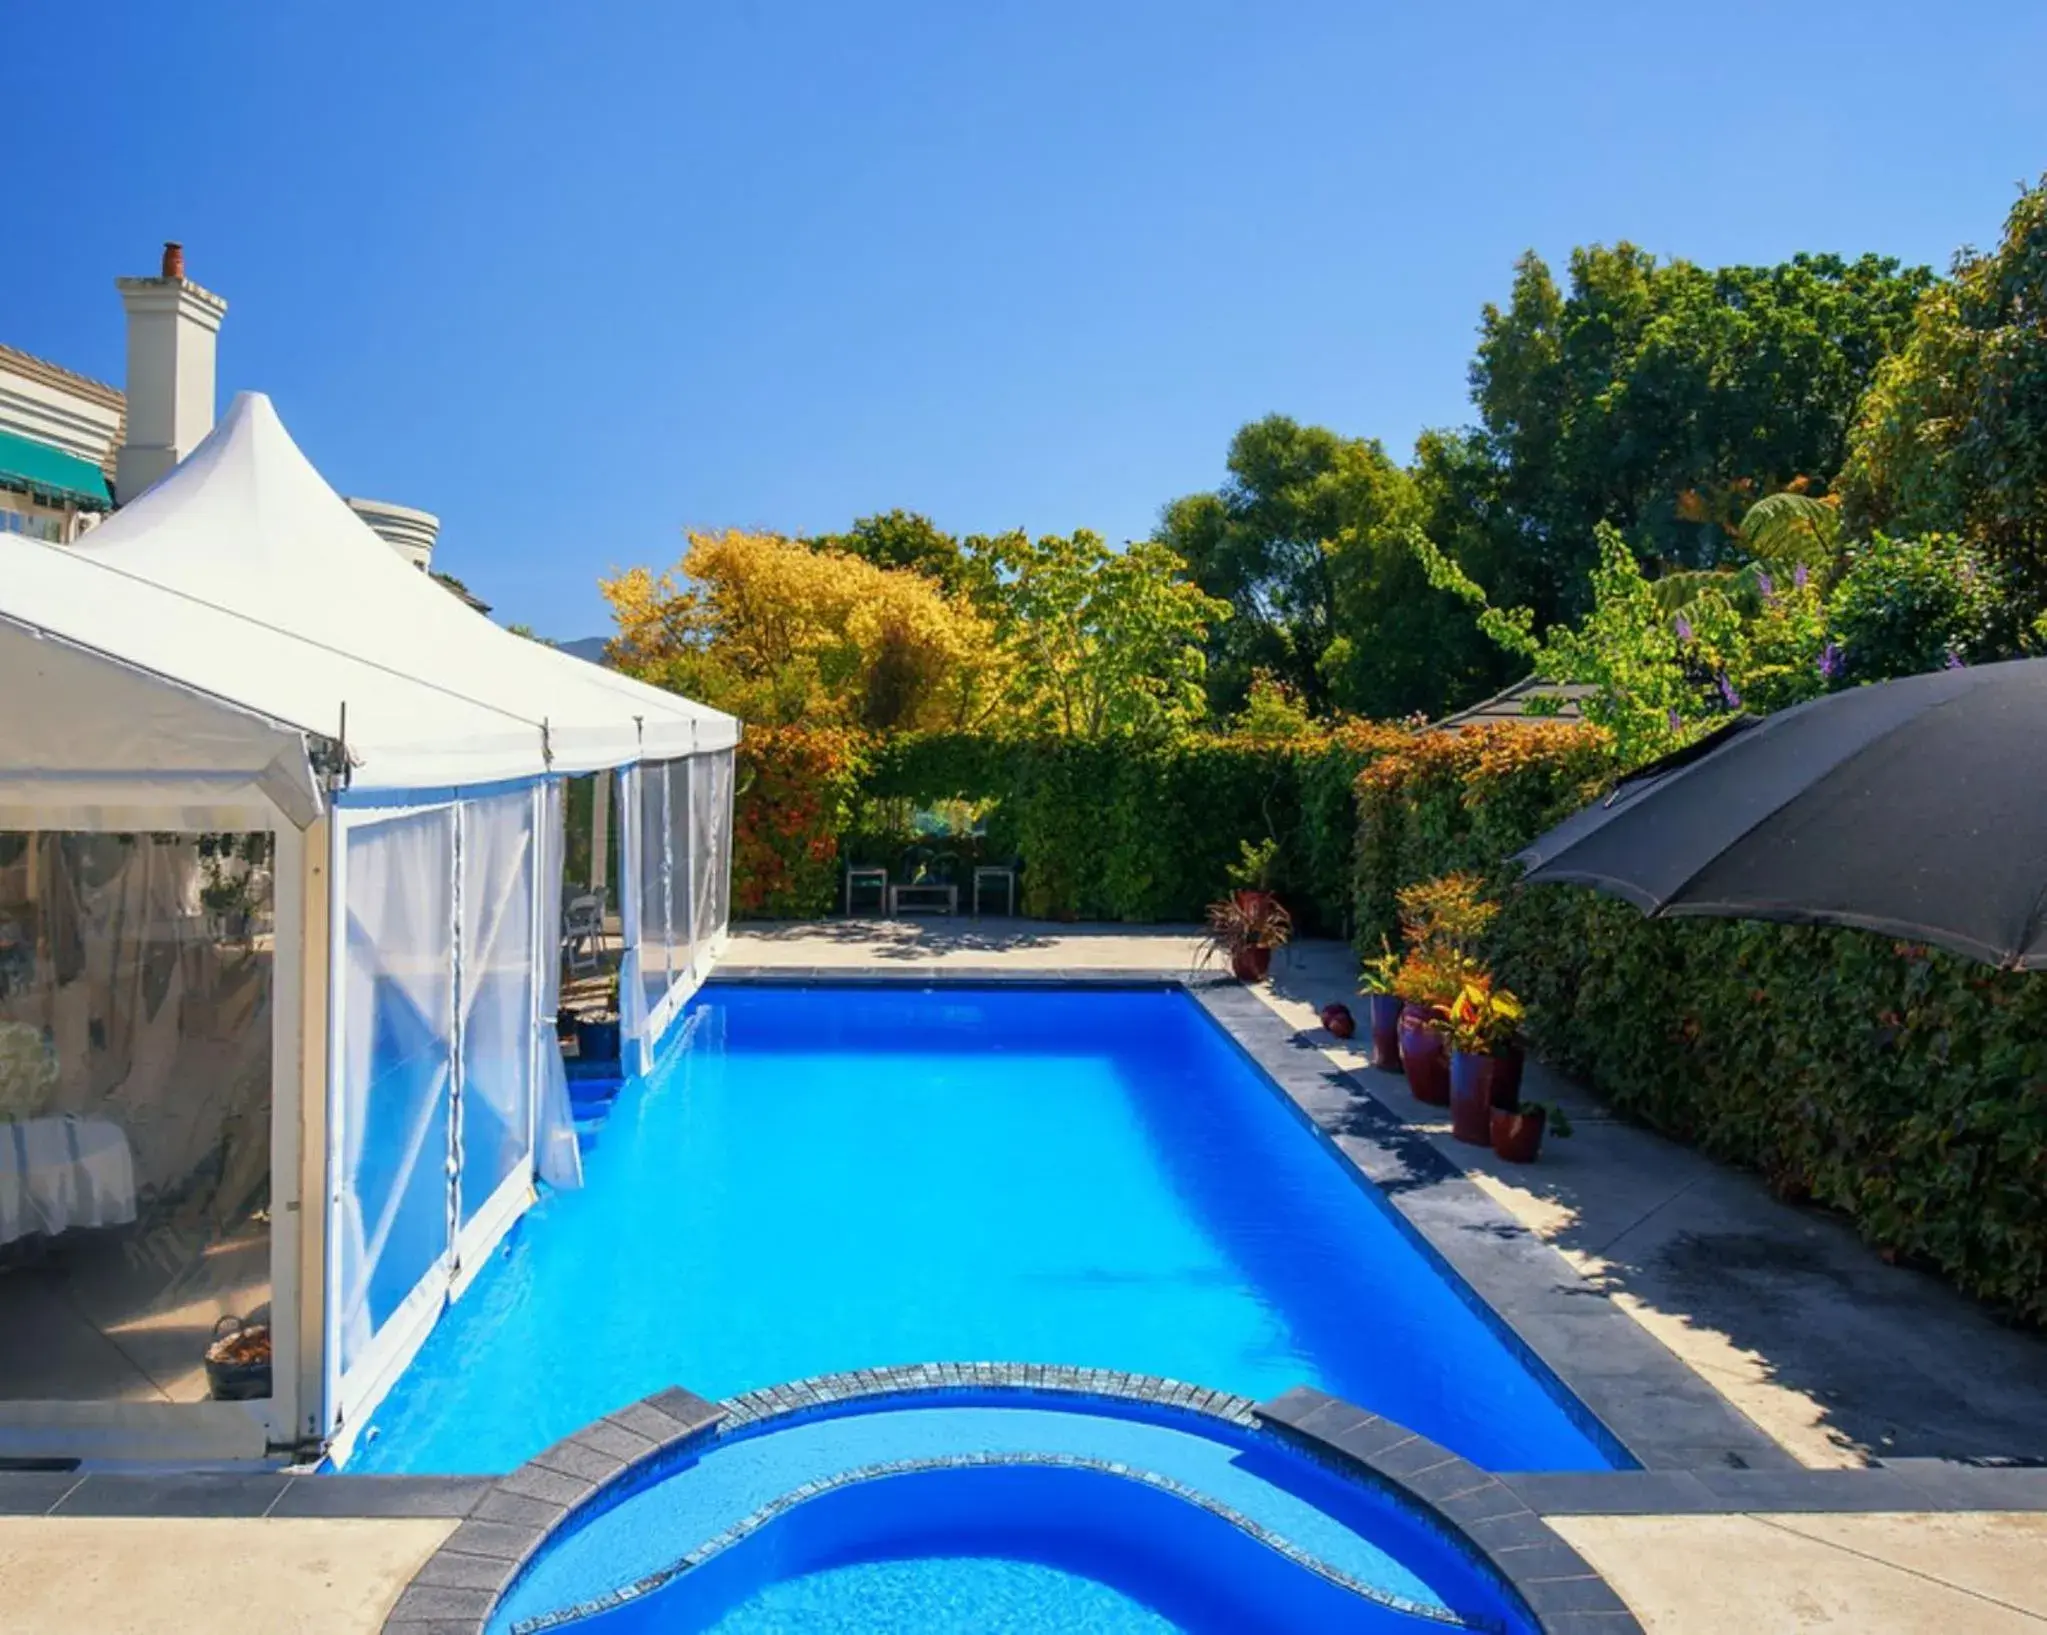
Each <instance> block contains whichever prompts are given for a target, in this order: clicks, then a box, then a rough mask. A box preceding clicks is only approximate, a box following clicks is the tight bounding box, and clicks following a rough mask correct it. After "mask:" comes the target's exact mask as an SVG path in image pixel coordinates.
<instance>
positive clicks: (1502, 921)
mask: <svg viewBox="0 0 2047 1635" xmlns="http://www.w3.org/2000/svg"><path fill="white" fill-rule="evenodd" d="M1502 730H1504V731H1508V732H1516V731H1518V732H1520V733H1521V734H1523V735H1524V736H1522V737H1520V738H1519V739H1518V740H1516V741H1513V742H1509V741H1508V740H1506V739H1503V738H1501V737H1500V736H1499V735H1498V733H1497V732H1495V733H1491V734H1482V733H1474V734H1470V735H1467V736H1466V737H1465V738H1464V739H1463V740H1462V741H1460V742H1457V743H1454V744H1444V743H1441V742H1438V743H1436V744H1433V745H1428V746H1426V747H1424V748H1422V749H1419V750H1417V751H1415V752H1411V753H1407V754H1395V755H1389V756H1384V757H1381V758H1380V759H1379V760H1377V761H1376V762H1375V763H1374V764H1373V766H1372V768H1371V770H1370V771H1369V772H1368V773H1367V775H1366V776H1365V778H1364V779H1363V780H1362V785H1363V787H1362V790H1361V794H1360V801H1359V812H1360V818H1359V836H1358V876H1357V881H1356V888H1357V893H1358V897H1357V902H1358V922H1359V940H1360V942H1361V943H1363V942H1376V938H1377V936H1378V934H1379V932H1380V931H1381V930H1382V929H1390V924H1391V907H1392V905H1391V895H1390V894H1391V891H1392V890H1393V889H1395V888H1397V886H1398V885H1399V884H1403V883H1405V882H1407V881H1409V880H1419V879H1426V878H1430V877H1432V876H1433V875H1436V874H1440V873H1444V872H1447V871H1449V870H1451V869H1457V868H1476V869H1479V870H1481V871H1483V872H1486V873H1488V874H1489V875H1490V876H1491V878H1492V879H1493V881H1494V883H1495V885H1496V886H1498V887H1499V888H1500V894H1501V897H1502V900H1503V902H1504V905H1505V906H1504V910H1503V912H1502V913H1501V915H1500V918H1499V920H1498V921H1497V922H1496V926H1495V930H1494V933H1493V936H1492V947H1491V950H1490V952H1491V954H1492V957H1493V961H1494V965H1495V968H1496V970H1497V971H1498V973H1499V975H1500V977H1501V979H1502V980H1503V981H1505V982H1506V983H1507V984H1508V985H1509V986H1510V987H1512V988H1513V989H1514V990H1515V991H1516V992H1518V993H1519V994H1521V995H1522V997H1523V998H1524V999H1525V1000H1527V1001H1528V1003H1529V1031H1530V1035H1531V1038H1532V1041H1533V1043H1534V1044H1535V1047H1536V1048H1537V1050H1538V1051H1539V1053H1540V1054H1541V1055H1542V1056H1543V1057H1544V1058H1545V1059H1546V1060H1548V1061H1549V1062H1551V1063H1552V1064H1553V1065H1555V1066H1557V1067H1560V1068H1562V1069H1563V1070H1565V1071H1566V1072H1569V1073H1571V1074H1572V1075H1574V1076H1575V1077H1577V1078H1579V1079H1581V1080H1583V1081H1585V1082H1587V1083H1589V1084H1591V1085H1592V1086H1593V1087H1594V1088H1595V1089H1597V1090H1598V1091H1599V1092H1600V1094H1601V1095H1602V1096H1603V1097H1605V1098H1606V1100H1607V1101H1608V1102H1609V1103H1610V1104H1612V1105H1613V1106H1615V1107H1617V1108H1619V1109H1620V1110H1622V1111H1623V1112H1626V1113H1628V1114H1630V1115H1632V1116H1635V1117H1638V1118H1640V1119H1642V1120H1643V1121H1644V1122H1645V1123H1648V1124H1650V1125H1652V1126H1654V1127H1656V1128H1657V1129H1660V1130H1663V1131H1665V1132H1666V1133H1668V1134H1670V1135H1673V1136H1676V1137H1678V1138H1679V1139H1681V1140H1684V1141H1688V1142H1691V1143H1694V1144H1696V1145H1697V1146H1699V1147H1701V1148H1703V1149H1704V1150H1705V1151H1707V1152H1709V1153H1712V1154H1713V1155H1714V1156H1716V1157H1718V1158H1722V1159H1726V1160H1729V1161H1732V1162H1735V1163H1739V1164H1744V1165H1747V1166H1750V1167H1752V1168H1754V1169H1757V1170H1759V1171H1760V1172H1761V1173H1762V1174H1763V1175H1764V1176H1765V1177H1766V1178H1767V1180H1768V1181H1769V1183H1770V1184H1771V1186H1772V1187H1773V1188H1774V1189H1775V1190H1776V1191H1777V1192H1778V1193H1779V1194H1780V1195H1782V1196H1785V1197H1788V1198H1792V1199H1797V1200H1808V1199H1809V1200H1812V1201H1814V1202H1817V1203H1820V1204H1823V1205H1826V1206H1828V1207H1830V1208H1834V1209H1838V1210H1840V1211H1842V1212H1843V1213H1845V1214H1846V1215H1848V1216H1849V1217H1850V1218H1851V1219H1852V1220H1853V1221H1854V1222H1855V1224H1856V1226H1857V1227H1858V1228H1859V1230H1860V1231H1861V1232H1862V1233H1863V1235H1864V1236H1865V1237H1867V1238H1868V1239H1869V1240H1870V1241H1871V1242H1873V1243H1875V1244H1877V1245H1878V1246H1879V1247H1880V1248H1881V1249H1882V1250H1883V1251H1884V1252H1885V1253H1886V1255H1888V1256H1892V1257H1895V1258H1900V1259H1905V1260H1910V1261H1916V1262H1922V1263H1925V1264H1927V1265H1930V1266H1933V1267H1937V1268H1938V1269H1939V1270H1941V1271H1942V1272H1944V1273H1946V1274H1947V1275H1948V1276H1949V1277H1951V1278H1952V1279H1953V1280H1954V1281H1955V1282H1956V1283H1958V1284H1959V1285H1961V1287H1963V1288H1964V1289H1967V1290H1969V1291H1970V1292H1971V1293H1974V1294H1976V1295H1978V1296H1980V1297H1982V1298H1983V1299H1985V1300H1987V1301H1989V1302H1991V1303H1992V1304H1994V1305H1996V1306H1998V1307H1999V1308H2001V1309H2003V1310H2004V1311H2006V1312H2007V1313H2009V1314H2011V1315H2012V1316H2013V1317H2015V1318H2017V1319H2018V1320H2020V1321H2023V1322H2027V1323H2031V1324H2035V1325H2047V983H2042V982H2041V981H2039V980H2038V979H2036V978H2032V977H2026V976H2016V975H2011V974H2008V973H1999V972H1995V971H1992V970H1990V969H1988V968H1987V967H1984V966H1981V965H1976V964H1973V963H1971V962H1969V961H1965V960H1962V959H1959V958H1957V957H1953V956H1950V955H1947V954H1943V953H1940V952H1938V951H1929V950H1927V949H1924V948H1921V947H1915V946H1913V945H1910V944H1906V943H1902V942H1897V941H1894V940H1893V939H1891V938H1888V937H1881V936H1873V935H1870V934H1867V933H1863V932H1857V931H1846V930H1832V929H1821V928H1811V927H1794V926H1777V925H1768V924H1762V923H1757V922H1748V921H1721V920H1645V919H1643V918H1642V917H1641V916H1640V915H1639V914H1637V913H1636V912H1635V911H1634V910H1633V909H1632V908H1629V907H1628V906H1626V905H1625V904H1622V903H1617V902H1614V901H1612V900H1610V899H1607V898H1603V897H1598V896H1595V895H1594V894H1592V893H1590V892H1586V891H1581V890H1578V889H1575V888H1570V887H1559V886H1539V887H1529V888H1517V887H1513V886H1512V885H1511V884H1510V883H1509V880H1508V874H1509V871H1508V870H1507V869H1506V867H1505V866H1504V865H1503V863H1502V859H1504V858H1505V857H1507V856H1508V855H1509V854H1511V853H1512V852H1513V851H1514V850H1515V849H1516V848H1517V847H1518V846H1520V845H1522V844H1524V843H1525V842H1526V841H1527V840H1529V839H1532V838H1533V837H1534V836H1535V835H1536V834H1538V833H1540V832H1541V830H1542V829H1543V828H1544V827H1546V826H1547V825H1548V824H1549V823H1550V822H1552V821H1554V820H1555V819H1556V818H1558V817H1560V816H1562V815H1563V814H1564V813H1565V812H1567V811H1569V810H1570V809H1571V808H1572V807H1573V806H1574V805H1576V804H1577V802H1578V801H1579V799H1580V798H1581V797H1582V796H1583V795H1585V794H1586V793H1588V792H1589V791H1590V789H1591V788H1595V787H1596V786H1597V780H1598V779H1599V778H1600V777H1601V776H1602V774H1604V775H1610V773H1611V764H1610V762H1608V761H1607V760H1606V756H1605V747H1604V745H1603V743H1602V742H1601V741H1600V740H1599V738H1598V736H1597V735H1596V734H1595V733H1592V732H1590V731H1589V730H1576V731H1574V730H1573V729H1568V728H1546V729H1543V731H1542V732H1541V733H1538V734H1530V733H1528V729H1525V728H1524V729H1502ZM1417 743H1418V744H1419V743H1421V741H1420V740H1417Z"/></svg>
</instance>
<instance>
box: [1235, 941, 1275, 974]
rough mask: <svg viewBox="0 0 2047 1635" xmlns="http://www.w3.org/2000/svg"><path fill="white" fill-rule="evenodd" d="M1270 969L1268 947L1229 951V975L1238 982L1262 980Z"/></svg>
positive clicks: (1270, 960) (1269, 950) (1270, 953)
mask: <svg viewBox="0 0 2047 1635" xmlns="http://www.w3.org/2000/svg"><path fill="white" fill-rule="evenodd" d="M1271 969H1272V950H1271V949H1270V948H1238V949H1233V950H1232V951H1231V953H1230V975H1231V976H1233V977H1235V978H1236V979H1237V980H1238V981H1239V982H1263V981H1264V980H1265V973H1266V972H1267V971H1269V970H1271Z"/></svg>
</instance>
